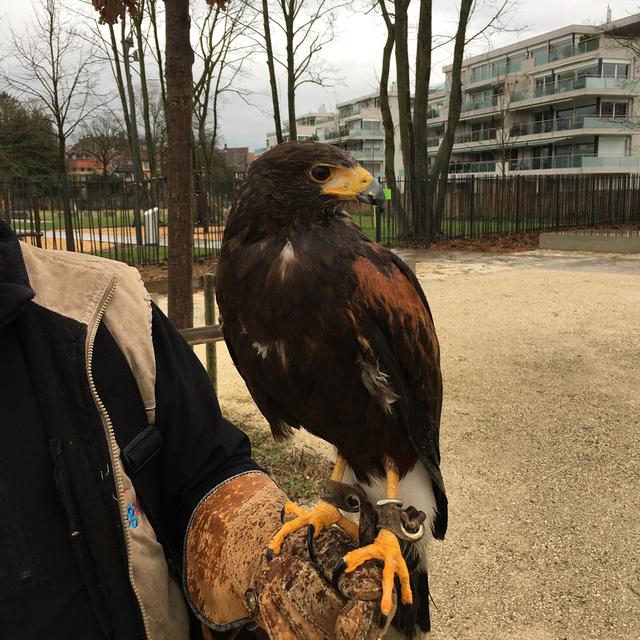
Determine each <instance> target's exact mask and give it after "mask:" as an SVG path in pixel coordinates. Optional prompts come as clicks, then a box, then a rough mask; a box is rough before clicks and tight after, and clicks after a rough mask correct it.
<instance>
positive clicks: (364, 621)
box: [185, 472, 391, 640]
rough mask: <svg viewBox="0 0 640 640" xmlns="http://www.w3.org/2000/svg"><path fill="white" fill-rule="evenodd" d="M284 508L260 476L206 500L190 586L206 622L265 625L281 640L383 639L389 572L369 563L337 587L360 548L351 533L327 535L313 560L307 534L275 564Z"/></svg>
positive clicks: (190, 555)
mask: <svg viewBox="0 0 640 640" xmlns="http://www.w3.org/2000/svg"><path fill="white" fill-rule="evenodd" d="M284 502H286V496H285V495H284V493H283V492H282V491H281V490H280V489H279V488H278V487H277V485H276V484H275V483H274V482H273V481H272V480H271V479H270V478H269V476H267V475H266V474H263V473H260V472H250V473H246V474H242V475H240V476H236V477H234V478H231V479H230V480H228V481H227V482H225V483H224V484H222V485H220V486H218V487H216V488H215V489H214V490H213V491H212V492H210V493H209V494H208V495H207V496H206V497H205V498H204V499H203V500H202V502H201V503H200V505H199V506H198V508H197V509H196V511H195V513H194V515H193V517H192V520H191V523H190V525H189V529H188V532H187V539H186V545H185V587H186V592H187V596H188V598H189V601H190V604H191V605H192V608H193V609H194V610H195V612H196V613H197V615H198V617H199V618H200V619H201V620H202V621H203V622H204V623H205V624H206V625H208V626H209V627H211V628H213V629H215V630H218V631H226V630H229V629H233V628H236V627H239V626H241V625H257V626H259V627H261V628H263V629H264V630H265V631H266V632H267V633H268V635H269V636H270V638H272V639H273V640H294V639H309V640H333V639H334V638H335V639H336V640H347V639H349V640H354V639H358V640H360V639H361V640H369V639H371V640H373V639H375V638H380V637H381V636H382V635H383V633H384V631H385V629H383V628H381V626H380V624H381V616H380V597H381V588H380V584H381V570H380V569H379V568H378V567H377V566H375V565H373V564H368V565H366V566H363V567H361V568H359V569H358V570H356V571H354V572H353V573H350V574H343V575H342V576H341V577H340V579H339V581H338V584H337V587H338V590H336V589H335V588H334V587H332V586H331V577H332V574H333V571H334V568H335V566H336V564H337V563H338V562H339V561H340V559H341V558H342V557H343V556H344V555H345V553H347V552H348V551H350V550H352V549H354V548H355V544H354V543H353V541H351V539H350V538H349V536H347V535H346V534H344V532H342V531H340V530H339V529H338V528H336V527H331V528H329V529H327V530H325V531H324V532H322V533H321V534H320V535H319V536H318V537H317V539H316V540H315V541H314V544H313V550H314V553H313V556H314V557H313V559H311V557H310V555H309V551H308V548H307V544H306V540H305V536H304V535H303V534H302V533H301V532H299V533H297V534H294V535H292V536H290V538H289V539H288V540H287V541H286V543H285V545H284V547H283V549H282V553H281V554H280V555H278V556H277V557H275V558H274V559H272V560H271V561H269V560H268V559H267V556H266V554H265V548H266V546H267V543H268V542H269V540H270V539H271V538H272V537H273V535H274V533H275V532H276V531H277V530H278V529H279V528H280V526H281V522H280V520H279V518H278V515H277V514H278V513H279V512H280V507H281V506H282V504H283V503H284ZM390 619H391V616H390V617H389V620H390ZM385 624H388V622H386V621H385Z"/></svg>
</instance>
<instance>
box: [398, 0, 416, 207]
mask: <svg viewBox="0 0 640 640" xmlns="http://www.w3.org/2000/svg"><path fill="white" fill-rule="evenodd" d="M410 2H411V0H396V3H395V7H396V25H395V36H396V78H397V85H398V111H399V118H398V129H399V131H400V148H401V149H402V162H403V164H404V175H405V191H406V190H407V189H409V193H410V194H412V193H413V190H414V188H415V176H414V166H415V158H414V136H413V124H412V121H411V86H410V80H409V49H408V43H407V38H408V30H409V19H408V16H407V10H408V8H409V4H410ZM409 202H410V200H408V201H407V204H409ZM414 215H415V212H413V211H412V210H411V209H410V210H409V216H408V217H409V218H411V219H412V218H413V216H414Z"/></svg>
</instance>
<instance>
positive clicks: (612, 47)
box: [428, 14, 640, 175]
mask: <svg viewBox="0 0 640 640" xmlns="http://www.w3.org/2000/svg"><path fill="white" fill-rule="evenodd" d="M621 34H625V35H636V34H637V35H638V36H639V37H640V14H639V15H635V16H631V17H628V18H624V19H622V20H617V21H613V22H611V21H610V22H608V23H607V24H605V25H603V26H601V27H594V26H590V25H570V26H567V27H564V28H562V29H558V30H555V31H552V32H549V33H545V34H543V35H540V36H537V37H535V38H530V39H528V40H525V41H522V42H519V43H517V44H514V45H511V46H508V47H502V48H500V49H496V50H494V51H491V52H489V53H486V54H483V55H480V56H474V57H472V58H468V59H467V60H465V62H464V66H463V70H462V84H463V106H462V114H461V117H460V122H459V125H458V127H457V129H456V136H455V144H454V147H453V153H452V157H451V166H450V173H452V174H454V175H455V174H468V173H477V174H487V173H498V174H500V173H504V174H507V173H527V174H531V173H594V172H600V173H617V172H622V173H630V172H633V173H638V172H640V117H639V116H640V60H639V59H638V58H637V57H635V55H634V54H633V52H632V51H631V50H630V49H628V48H626V47H624V46H621V45H620V44H619V42H618V41H616V39H615V37H614V36H615V35H621ZM444 71H445V74H446V75H447V80H449V79H450V76H451V67H450V66H448V67H445V68H444ZM435 97H436V96H432V98H435ZM447 102H448V96H445V98H444V101H443V104H441V106H440V108H439V110H438V111H439V112H438V114H437V115H436V117H434V118H432V119H431V120H430V121H429V125H428V126H429V134H430V136H429V145H430V146H429V155H430V156H433V155H435V153H436V152H437V149H438V147H439V145H440V142H441V139H442V135H443V132H444V126H445V123H446V118H447Z"/></svg>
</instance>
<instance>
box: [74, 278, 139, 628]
mask: <svg viewBox="0 0 640 640" xmlns="http://www.w3.org/2000/svg"><path fill="white" fill-rule="evenodd" d="M117 284H118V281H117V279H116V277H115V276H113V279H112V280H111V285H110V287H109V288H108V289H107V290H106V291H105V293H104V295H103V297H102V302H101V304H100V307H99V308H98V313H97V315H96V316H95V318H94V320H93V323H92V324H91V325H90V326H89V328H88V346H87V358H86V367H87V371H86V373H87V379H88V380H89V388H90V390H91V395H92V396H93V400H94V402H95V403H96V406H97V408H98V411H99V412H100V415H101V416H102V421H103V423H104V425H105V427H106V429H107V438H108V440H109V449H110V451H111V453H112V455H118V453H117V452H118V451H119V449H118V443H117V441H116V436H115V434H114V432H113V423H112V422H111V418H110V416H109V413H108V412H107V409H106V407H105V406H104V403H103V402H102V400H101V398H100V396H99V395H98V390H97V389H96V384H95V381H94V379H93V372H92V368H91V364H92V361H93V347H94V343H95V339H96V333H97V331H98V325H99V324H100V322H101V320H102V318H103V316H104V314H105V311H106V310H107V307H108V306H109V303H110V302H111V299H112V298H113V294H114V293H115V290H116V286H117ZM111 467H112V468H113V476H114V478H115V481H116V489H117V491H118V507H119V509H120V519H121V521H122V530H123V533H124V542H125V547H126V551H127V569H128V572H129V583H130V584H131V588H132V589H133V593H134V594H135V596H136V599H137V601H138V606H139V607H140V613H141V615H142V622H143V624H144V630H145V634H146V636H147V638H148V639H150V638H151V633H150V631H149V624H148V616H147V612H146V611H145V608H144V605H143V603H142V598H141V596H140V592H139V591H138V587H137V586H136V584H135V581H134V577H133V567H132V557H131V545H130V539H129V536H130V534H129V531H128V529H127V515H126V512H125V509H126V506H125V505H124V503H123V501H122V494H123V490H124V481H123V480H122V475H121V473H120V470H119V467H118V465H117V464H112V465H111Z"/></svg>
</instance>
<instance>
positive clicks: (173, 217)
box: [165, 0, 193, 329]
mask: <svg viewBox="0 0 640 640" xmlns="http://www.w3.org/2000/svg"><path fill="white" fill-rule="evenodd" d="M165 7H166V32H165V33H166V51H165V61H166V82H167V137H168V149H167V201H168V208H169V254H168V268H169V319H170V320H171V322H172V323H173V325H174V326H175V327H177V328H178V329H184V328H187V327H191V326H193V291H192V277H193V223H192V220H193V215H192V197H191V195H192V180H193V175H192V157H191V135H192V131H191V108H192V106H191V92H192V86H193V77H192V70H191V66H192V64H193V50H192V49H191V44H190V40H189V26H190V20H189V0H166V1H165Z"/></svg>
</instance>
